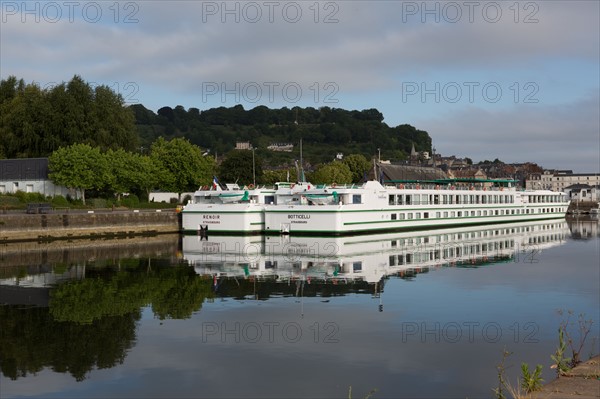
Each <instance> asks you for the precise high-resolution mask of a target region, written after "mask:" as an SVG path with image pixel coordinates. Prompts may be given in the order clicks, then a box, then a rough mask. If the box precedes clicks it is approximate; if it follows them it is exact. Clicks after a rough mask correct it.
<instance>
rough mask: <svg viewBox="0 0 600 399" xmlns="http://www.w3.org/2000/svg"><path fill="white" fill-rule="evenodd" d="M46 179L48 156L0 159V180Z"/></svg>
mask: <svg viewBox="0 0 600 399" xmlns="http://www.w3.org/2000/svg"><path fill="white" fill-rule="evenodd" d="M46 179H48V158H22V159H0V181H10V180H46Z"/></svg>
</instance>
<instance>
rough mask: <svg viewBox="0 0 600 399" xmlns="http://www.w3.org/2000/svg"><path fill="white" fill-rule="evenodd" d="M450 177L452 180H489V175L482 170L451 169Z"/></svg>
mask: <svg viewBox="0 0 600 399" xmlns="http://www.w3.org/2000/svg"><path fill="white" fill-rule="evenodd" d="M448 176H449V177H450V178H451V179H487V175H486V174H485V172H484V171H482V170H481V169H450V170H449V171H448Z"/></svg>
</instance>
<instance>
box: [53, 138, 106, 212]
mask: <svg viewBox="0 0 600 399" xmlns="http://www.w3.org/2000/svg"><path fill="white" fill-rule="evenodd" d="M48 162H49V165H48V166H49V169H50V175H49V177H50V180H52V181H53V182H54V183H55V184H59V185H63V186H65V187H68V188H75V189H80V190H82V193H83V201H84V204H85V190H91V189H95V190H101V189H103V188H104V187H105V186H106V185H107V182H110V180H111V178H112V176H111V174H110V166H109V164H108V162H107V159H106V157H105V156H104V155H103V154H102V153H101V152H100V149H99V148H98V147H94V148H92V147H91V146H90V145H88V144H73V145H72V146H70V147H63V148H59V149H58V150H56V151H55V152H53V153H52V155H51V156H50V157H49V159H48Z"/></svg>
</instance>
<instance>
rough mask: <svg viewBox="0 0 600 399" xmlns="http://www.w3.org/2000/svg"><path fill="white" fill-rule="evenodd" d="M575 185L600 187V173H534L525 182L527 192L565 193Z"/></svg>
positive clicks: (567, 171) (565, 171) (563, 171)
mask: <svg viewBox="0 0 600 399" xmlns="http://www.w3.org/2000/svg"><path fill="white" fill-rule="evenodd" d="M574 184H587V185H588V186H598V185H600V173H573V172H572V171H570V170H558V171H544V173H534V174H531V175H529V177H528V178H527V179H526V180H525V188H526V189H527V190H552V191H563V192H564V191H565V189H566V188H567V187H569V186H572V185H574Z"/></svg>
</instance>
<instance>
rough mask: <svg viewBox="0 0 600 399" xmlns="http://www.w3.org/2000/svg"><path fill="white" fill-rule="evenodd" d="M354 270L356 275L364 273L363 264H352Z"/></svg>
mask: <svg viewBox="0 0 600 399" xmlns="http://www.w3.org/2000/svg"><path fill="white" fill-rule="evenodd" d="M352 270H353V271H354V273H356V272H360V271H362V262H354V263H353V264H352Z"/></svg>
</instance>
